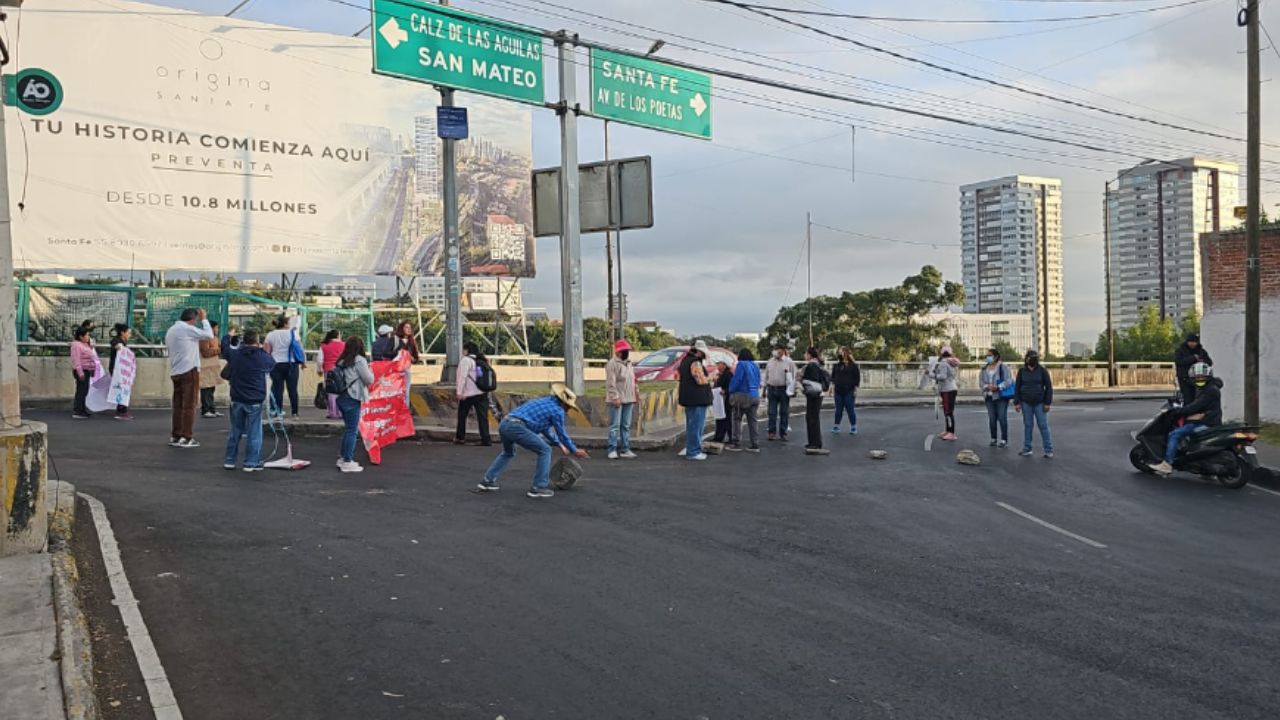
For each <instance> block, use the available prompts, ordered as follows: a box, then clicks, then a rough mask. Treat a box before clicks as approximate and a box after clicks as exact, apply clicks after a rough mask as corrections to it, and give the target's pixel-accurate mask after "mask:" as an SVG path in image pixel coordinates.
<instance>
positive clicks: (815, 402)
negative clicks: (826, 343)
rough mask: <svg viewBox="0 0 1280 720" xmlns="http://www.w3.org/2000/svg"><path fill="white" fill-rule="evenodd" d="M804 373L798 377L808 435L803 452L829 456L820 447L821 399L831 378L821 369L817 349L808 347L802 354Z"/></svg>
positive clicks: (825, 450) (827, 452)
mask: <svg viewBox="0 0 1280 720" xmlns="http://www.w3.org/2000/svg"><path fill="white" fill-rule="evenodd" d="M804 358H805V364H804V372H803V373H802V374H801V375H800V384H801V387H802V388H803V389H804V424H805V431H806V432H807V434H808V442H806V443H805V446H804V450H805V452H806V453H808V454H809V455H830V454H831V451H830V450H827V449H826V448H824V447H822V420H821V417H820V416H821V413H822V398H823V396H824V395H826V394H827V390H828V388H830V386H831V377H830V376H829V375H828V374H827V371H826V369H825V368H823V367H822V356H821V355H819V354H818V349H817V348H815V347H810V348H809V349H808V350H805V353H804Z"/></svg>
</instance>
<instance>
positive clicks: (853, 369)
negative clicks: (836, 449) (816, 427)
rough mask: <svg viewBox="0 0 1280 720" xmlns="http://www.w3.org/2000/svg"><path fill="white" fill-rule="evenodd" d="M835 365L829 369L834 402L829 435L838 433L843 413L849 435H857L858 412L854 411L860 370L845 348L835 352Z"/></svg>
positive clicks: (860, 383)
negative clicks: (834, 413)
mask: <svg viewBox="0 0 1280 720" xmlns="http://www.w3.org/2000/svg"><path fill="white" fill-rule="evenodd" d="M836 357H837V359H836V364H835V365H833V366H832V368H831V385H832V390H831V394H832V396H833V399H834V400H835V401H836V422H835V425H832V426H831V434H833V435H836V434H839V432H840V420H841V418H842V417H843V415H844V413H848V414H849V434H850V435H857V434H858V412H857V410H855V409H854V405H855V403H856V401H857V394H858V388H860V387H862V370H861V369H860V368H859V367H858V363H857V362H855V361H854V359H853V353H852V352H851V351H850V350H849V348H847V347H842V348H840V349H839V350H838V351H837V352H836Z"/></svg>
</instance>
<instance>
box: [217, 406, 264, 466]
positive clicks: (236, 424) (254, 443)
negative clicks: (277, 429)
mask: <svg viewBox="0 0 1280 720" xmlns="http://www.w3.org/2000/svg"><path fill="white" fill-rule="evenodd" d="M228 415H230V418H231V431H230V432H228V433H227V456H226V459H225V461H226V464H227V465H235V464H236V456H237V455H239V454H240V436H241V435H244V436H245V443H244V445H245V447H244V466H245V467H258V466H259V465H261V464H262V403H258V404H256V405H250V404H249V403H242V402H236V401H234V400H233V401H231V412H229V413H228Z"/></svg>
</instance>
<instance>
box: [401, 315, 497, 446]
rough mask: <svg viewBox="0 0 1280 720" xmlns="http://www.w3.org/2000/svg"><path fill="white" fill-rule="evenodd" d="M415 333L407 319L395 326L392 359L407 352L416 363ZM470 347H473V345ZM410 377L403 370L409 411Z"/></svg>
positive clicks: (410, 372)
mask: <svg viewBox="0 0 1280 720" xmlns="http://www.w3.org/2000/svg"><path fill="white" fill-rule="evenodd" d="M415 335H416V333H414V331H413V323H411V322H409V321H408V320H405V321H404V322H402V323H400V324H399V325H397V326H396V334H395V337H394V338H393V350H392V353H393V354H392V356H391V359H392V360H394V359H396V358H397V357H399V355H400V353H401V352H407V353H409V359H410V360H412V361H413V364H414V365H417V364H418V361H419V360H420V356H419V355H418V340H417V338H416V337H415ZM472 347H474V345H473V346H472ZM475 352H479V350H476V351H475ZM472 360H473V361H474V360H475V357H474V354H473V357H472ZM472 364H473V365H474V362H473V363H472ZM412 379H413V372H412V370H411V369H406V370H405V371H404V404H405V407H407V408H409V411H410V412H412V411H413V404H412V403H410V402H409V397H410V392H411V387H412ZM485 422H486V425H487V423H488V419H487V418H486V420H485ZM485 429H486V431H487V430H488V428H487V427H486V428H485ZM484 434H486V435H487V434H488V432H485V433H484Z"/></svg>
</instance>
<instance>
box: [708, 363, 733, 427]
mask: <svg viewBox="0 0 1280 720" xmlns="http://www.w3.org/2000/svg"><path fill="white" fill-rule="evenodd" d="M732 382H733V369H732V368H730V367H729V364H728V363H726V362H725V361H723V360H718V361H716V377H715V380H714V381H712V385H711V414H712V416H713V417H715V419H716V434H715V437H713V438H711V439H712V440H713V441H715V442H718V443H727V442H728V441H729V440H730V439H732V438H733V427H732V423H733V421H732V419H731V418H730V415H731V414H732V413H731V411H730V409H729V384H730V383H732Z"/></svg>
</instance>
